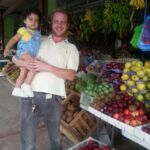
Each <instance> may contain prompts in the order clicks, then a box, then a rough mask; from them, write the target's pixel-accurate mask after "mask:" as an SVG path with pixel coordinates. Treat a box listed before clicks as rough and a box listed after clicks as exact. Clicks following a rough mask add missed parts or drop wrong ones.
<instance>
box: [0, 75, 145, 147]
mask: <svg viewBox="0 0 150 150" xmlns="http://www.w3.org/2000/svg"><path fill="white" fill-rule="evenodd" d="M12 89H13V85H12V84H10V83H9V82H8V81H7V79H5V78H4V77H0V150H19V99H18V98H16V97H13V96H11V92H12ZM37 134H38V135H37V145H36V146H37V150H49V144H48V135H47V130H46V128H45V126H43V125H41V126H40V127H39V129H38V133H37ZM62 137H63V150H67V148H69V147H71V146H72V145H73V143H72V142H71V141H70V140H69V139H67V138H66V137H65V136H64V135H63V136H62ZM114 146H115V148H116V149H117V150H146V149H145V148H143V147H142V146H140V145H138V144H136V143H134V142H132V141H130V140H128V139H126V138H124V137H122V136H121V134H120V133H119V131H116V134H115V138H114Z"/></svg>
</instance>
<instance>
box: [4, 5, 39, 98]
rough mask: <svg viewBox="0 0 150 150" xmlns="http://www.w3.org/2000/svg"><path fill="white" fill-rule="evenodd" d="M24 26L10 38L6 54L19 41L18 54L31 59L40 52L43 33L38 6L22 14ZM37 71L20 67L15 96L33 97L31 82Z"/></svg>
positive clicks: (21, 57) (22, 57)
mask: <svg viewBox="0 0 150 150" xmlns="http://www.w3.org/2000/svg"><path fill="white" fill-rule="evenodd" d="M22 19H23V23H24V27H21V28H19V29H18V31H17V33H16V34H15V35H14V36H13V37H12V38H11V39H10V40H9V42H8V43H7V45H6V47H5V49H4V56H5V57H6V56H7V54H8V51H9V50H10V48H11V47H13V46H14V44H16V43H17V42H18V43H17V51H16V56H17V57H18V58H19V59H22V60H24V61H30V60H31V59H33V58H34V57H35V56H36V55H37V52H38V49H39V46H40V42H41V33H40V31H39V30H38V29H39V23H40V21H41V13H40V11H39V10H38V9H37V8H28V9H27V10H26V11H25V12H24V13H23V16H22ZM35 74H36V73H35V72H32V71H29V70H27V69H26V68H20V75H19V77H18V78H17V80H16V84H15V88H14V89H13V91H12V95H13V96H18V97H33V96H34V93H33V91H32V89H31V86H30V84H31V82H32V79H33V78H34V76H35Z"/></svg>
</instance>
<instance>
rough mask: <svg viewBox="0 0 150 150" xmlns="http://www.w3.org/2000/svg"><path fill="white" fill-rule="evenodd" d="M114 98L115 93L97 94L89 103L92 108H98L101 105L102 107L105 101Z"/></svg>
mask: <svg viewBox="0 0 150 150" xmlns="http://www.w3.org/2000/svg"><path fill="white" fill-rule="evenodd" d="M114 98H115V93H114V92H112V93H108V94H105V95H100V96H97V97H96V98H95V99H94V100H93V102H92V103H91V104H90V105H91V106H92V107H93V108H95V109H97V110H99V109H100V108H101V107H103V106H104V105H105V104H106V103H107V102H109V101H111V100H113V99H114Z"/></svg>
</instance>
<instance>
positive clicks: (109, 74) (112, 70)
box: [102, 62, 124, 91]
mask: <svg viewBox="0 0 150 150" xmlns="http://www.w3.org/2000/svg"><path fill="white" fill-rule="evenodd" d="M123 69H124V63H120V62H112V63H107V64H106V67H105V70H103V73H102V78H103V80H104V81H108V82H110V83H112V84H113V87H114V89H115V91H119V90H120V85H121V84H122V83H123V82H122V81H121V76H122V72H123Z"/></svg>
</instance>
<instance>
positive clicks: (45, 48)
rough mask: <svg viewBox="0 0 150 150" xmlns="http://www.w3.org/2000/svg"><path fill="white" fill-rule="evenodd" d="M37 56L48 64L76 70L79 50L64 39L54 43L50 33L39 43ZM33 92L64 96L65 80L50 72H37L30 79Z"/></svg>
mask: <svg viewBox="0 0 150 150" xmlns="http://www.w3.org/2000/svg"><path fill="white" fill-rule="evenodd" d="M38 56H40V57H41V59H42V60H44V61H46V62H47V63H48V64H51V65H53V66H56V67H58V68H62V69H73V70H75V71H77V69H78V65H79V52H78V50H77V48H76V46H75V45H74V44H71V43H70V42H68V40H67V39H66V40H64V41H62V42H58V43H55V42H54V41H53V39H52V37H51V35H50V36H49V37H48V38H46V39H44V40H43V41H42V43H41V46H40V49H39V52H38ZM31 86H32V89H33V91H35V92H45V93H49V94H55V95H59V96H62V97H66V90H65V80H64V79H62V78H60V77H58V76H56V75H54V74H52V73H50V72H39V73H37V74H36V76H35V77H34V79H33V81H32V84H31Z"/></svg>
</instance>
